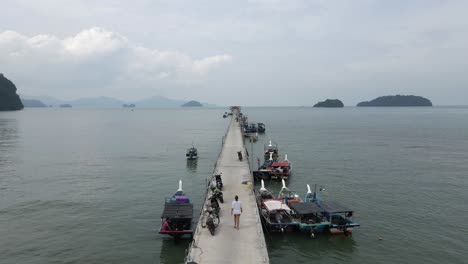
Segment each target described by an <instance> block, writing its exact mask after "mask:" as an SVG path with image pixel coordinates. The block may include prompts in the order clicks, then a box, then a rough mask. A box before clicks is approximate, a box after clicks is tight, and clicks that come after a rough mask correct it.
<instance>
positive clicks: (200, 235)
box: [187, 112, 269, 264]
mask: <svg viewBox="0 0 468 264" xmlns="http://www.w3.org/2000/svg"><path fill="white" fill-rule="evenodd" d="M235 116H236V112H234V115H233V117H232V118H231V123H230V125H229V129H228V132H227V135H226V138H225V141H224V145H223V148H222V150H221V154H220V156H219V159H218V161H217V166H216V169H215V171H216V172H218V173H219V172H222V180H223V190H222V192H223V194H224V195H223V197H224V203H220V207H221V212H220V224H219V226H218V227H217V228H216V231H215V235H214V236H212V235H211V234H210V231H209V230H208V228H207V227H205V228H203V227H202V224H203V225H204V223H202V221H203V222H204V219H203V217H202V218H200V220H199V221H198V225H197V229H196V231H195V234H194V238H193V242H192V244H191V246H190V248H189V251H188V255H187V261H188V262H190V261H192V262H196V263H242V264H244V263H269V258H268V252H267V249H266V244H265V237H264V235H263V230H262V224H261V221H260V216H259V212H258V208H257V204H256V201H255V196H254V194H253V191H252V188H253V179H252V178H251V175H250V171H249V164H248V157H247V155H246V151H245V147H244V144H243V139H242V134H241V130H240V126H239V122H237V121H236V120H235ZM238 151H242V154H243V161H239V159H238V156H237V152H238ZM245 181H248V182H251V184H252V185H248V184H243V183H242V182H245ZM235 195H238V196H239V200H240V201H241V202H242V208H243V213H242V214H241V216H240V229H239V230H237V229H235V228H234V217H233V216H231V203H232V201H233V200H234V196H235Z"/></svg>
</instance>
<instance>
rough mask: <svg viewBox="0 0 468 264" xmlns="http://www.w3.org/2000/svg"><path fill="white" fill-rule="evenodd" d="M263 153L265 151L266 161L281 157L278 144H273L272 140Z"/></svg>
mask: <svg viewBox="0 0 468 264" xmlns="http://www.w3.org/2000/svg"><path fill="white" fill-rule="evenodd" d="M263 153H264V155H263V157H264V158H265V162H266V161H267V160H268V159H272V160H273V161H276V160H277V159H278V157H279V154H278V146H277V144H276V143H275V144H274V145H273V144H272V142H271V140H270V144H268V145H265V146H264V148H263ZM270 154H271V155H270Z"/></svg>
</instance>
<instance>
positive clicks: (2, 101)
mask: <svg viewBox="0 0 468 264" xmlns="http://www.w3.org/2000/svg"><path fill="white" fill-rule="evenodd" d="M23 108H24V106H23V103H22V102H21V99H20V97H19V95H18V94H17V93H16V86H15V85H14V84H13V82H11V81H10V80H8V79H7V78H6V77H5V76H3V74H2V73H0V111H12V110H21V109H23Z"/></svg>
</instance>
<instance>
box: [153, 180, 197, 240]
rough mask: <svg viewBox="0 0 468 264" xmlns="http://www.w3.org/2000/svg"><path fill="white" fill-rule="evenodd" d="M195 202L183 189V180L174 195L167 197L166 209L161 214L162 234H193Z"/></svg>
mask: <svg viewBox="0 0 468 264" xmlns="http://www.w3.org/2000/svg"><path fill="white" fill-rule="evenodd" d="M192 219H193V204H192V203H191V202H190V199H189V198H188V196H187V195H186V194H185V193H184V191H183V190H182V181H181V180H180V181H179V189H178V190H177V191H176V192H175V194H174V195H173V196H172V197H166V199H165V203H164V211H163V213H162V215H161V222H162V225H161V228H160V229H159V233H160V234H164V235H170V236H173V237H181V236H183V235H190V236H192V235H193V220H192Z"/></svg>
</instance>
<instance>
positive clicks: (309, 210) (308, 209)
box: [289, 202, 325, 215]
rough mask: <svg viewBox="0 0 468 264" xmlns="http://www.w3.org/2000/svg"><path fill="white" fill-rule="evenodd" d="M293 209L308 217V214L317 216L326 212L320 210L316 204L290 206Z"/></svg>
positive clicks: (294, 204) (292, 204)
mask: <svg viewBox="0 0 468 264" xmlns="http://www.w3.org/2000/svg"><path fill="white" fill-rule="evenodd" d="M289 206H290V207H291V209H293V210H294V211H296V213H298V214H300V215H307V214H316V213H321V212H324V211H325V210H324V209H322V208H320V207H319V206H318V205H317V204H316V203H309V202H307V203H291V204H290V205H289Z"/></svg>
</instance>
